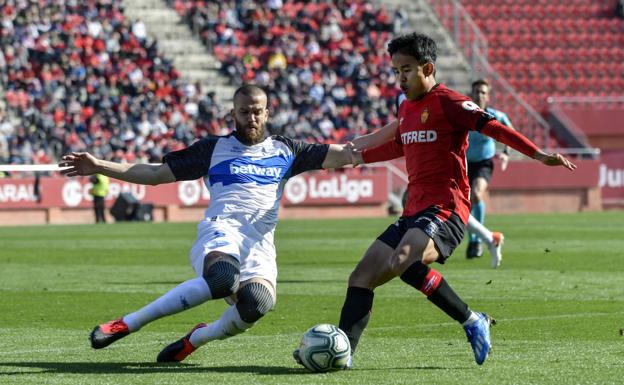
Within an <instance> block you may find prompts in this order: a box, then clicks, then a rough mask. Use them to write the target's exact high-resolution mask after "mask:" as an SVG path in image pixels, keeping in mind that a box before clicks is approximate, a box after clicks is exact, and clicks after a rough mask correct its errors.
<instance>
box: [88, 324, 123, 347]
mask: <svg viewBox="0 0 624 385" xmlns="http://www.w3.org/2000/svg"><path fill="white" fill-rule="evenodd" d="M128 334H130V330H128V325H127V324H126V323H125V322H124V320H123V319H122V318H119V319H116V320H113V321H109V322H106V323H103V324H101V325H98V326H96V327H95V328H94V329H93V331H91V335H90V336H89V340H90V341H91V347H92V348H93V349H102V348H105V347H107V346H108V345H110V344H112V343H113V342H115V341H117V340H119V339H122V338H123V337H125V336H127V335H128Z"/></svg>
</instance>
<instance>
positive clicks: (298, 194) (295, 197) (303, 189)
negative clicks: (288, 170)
mask: <svg viewBox="0 0 624 385" xmlns="http://www.w3.org/2000/svg"><path fill="white" fill-rule="evenodd" d="M285 187H286V188H285V190H284V193H285V194H286V198H288V200H289V201H291V202H292V203H301V202H303V201H304V200H305V199H306V196H307V195H308V184H307V183H306V180H305V178H304V177H301V176H296V177H294V178H292V179H290V180H289V181H288V183H286V186H285Z"/></svg>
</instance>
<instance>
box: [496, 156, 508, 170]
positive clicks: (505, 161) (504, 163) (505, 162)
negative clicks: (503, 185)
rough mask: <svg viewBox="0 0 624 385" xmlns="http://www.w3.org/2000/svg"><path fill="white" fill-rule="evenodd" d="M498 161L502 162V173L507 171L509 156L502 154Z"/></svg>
mask: <svg viewBox="0 0 624 385" xmlns="http://www.w3.org/2000/svg"><path fill="white" fill-rule="evenodd" d="M498 159H500V162H501V164H500V166H501V171H505V170H507V166H509V155H507V154H505V153H504V152H501V153H500V154H498Z"/></svg>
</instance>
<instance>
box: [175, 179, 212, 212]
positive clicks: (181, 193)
mask: <svg viewBox="0 0 624 385" xmlns="http://www.w3.org/2000/svg"><path fill="white" fill-rule="evenodd" d="M202 195H203V196H202ZM178 198H180V201H182V204H184V205H185V206H191V205H194V204H195V203H197V202H199V200H200V199H201V198H204V199H206V200H208V199H210V194H209V193H208V190H206V189H205V188H204V185H203V183H201V182H199V181H196V180H189V181H184V182H181V183H178Z"/></svg>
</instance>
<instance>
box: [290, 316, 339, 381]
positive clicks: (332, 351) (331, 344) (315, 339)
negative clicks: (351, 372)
mask: <svg viewBox="0 0 624 385" xmlns="http://www.w3.org/2000/svg"><path fill="white" fill-rule="evenodd" d="M350 354H351V345H350V344H349V338H347V335H346V334H345V333H344V332H343V331H342V330H340V329H338V327H336V326H334V325H331V324H318V325H316V326H313V327H311V328H310V329H308V331H306V332H305V333H303V337H301V342H300V343H299V348H298V349H297V350H295V352H294V357H295V360H297V362H298V363H300V364H301V365H303V366H304V367H305V368H306V369H308V370H309V371H311V372H317V373H320V372H329V371H332V370H340V369H343V368H344V367H345V365H346V364H347V361H348V360H349V355H350Z"/></svg>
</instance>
